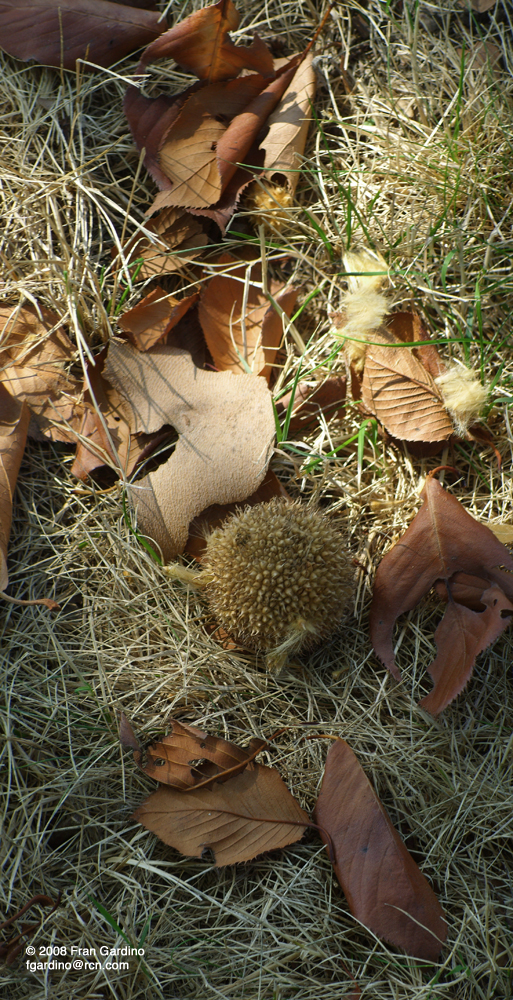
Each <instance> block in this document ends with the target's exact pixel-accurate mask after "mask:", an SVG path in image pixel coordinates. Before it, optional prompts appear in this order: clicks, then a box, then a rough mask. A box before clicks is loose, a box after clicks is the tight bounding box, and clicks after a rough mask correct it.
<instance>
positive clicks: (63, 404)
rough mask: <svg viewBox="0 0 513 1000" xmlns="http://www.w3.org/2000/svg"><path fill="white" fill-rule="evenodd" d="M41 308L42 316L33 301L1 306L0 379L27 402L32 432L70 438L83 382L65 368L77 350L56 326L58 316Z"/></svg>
mask: <svg viewBox="0 0 513 1000" xmlns="http://www.w3.org/2000/svg"><path fill="white" fill-rule="evenodd" d="M40 313H41V316H42V319H40V318H39V316H38V313H37V311H36V309H35V308H34V307H33V306H23V308H21V309H19V310H17V309H15V308H13V307H12V306H3V307H1V308H0V366H1V371H0V381H1V382H2V383H3V384H4V385H5V387H6V388H7V389H8V390H9V392H10V393H11V395H12V396H15V397H16V398H17V399H24V400H25V401H26V402H27V404H28V406H29V408H30V411H31V413H32V416H33V421H32V423H31V425H30V428H29V434H30V436H31V437H37V438H38V439H39V440H44V439H45V438H50V439H51V440H52V441H64V442H74V441H75V440H76V438H75V436H74V433H73V431H74V430H78V428H79V427H80V425H81V423H82V420H83V416H84V407H83V405H82V402H81V391H82V387H81V384H80V382H78V380H77V379H74V378H72V377H71V376H69V375H68V374H67V372H66V368H67V367H68V366H69V365H70V363H71V362H72V361H73V360H74V358H75V354H76V351H75V348H74V347H73V345H72V343H71V341H70V340H69V339H68V337H67V336H66V334H65V333H64V330H63V329H62V328H61V327H59V326H57V324H58V322H59V317H58V316H57V315H56V314H55V313H52V312H50V311H49V310H48V309H45V308H44V307H43V306H40ZM54 327H57V329H53V328H54ZM52 329H53V333H50V331H51V330H52Z"/></svg>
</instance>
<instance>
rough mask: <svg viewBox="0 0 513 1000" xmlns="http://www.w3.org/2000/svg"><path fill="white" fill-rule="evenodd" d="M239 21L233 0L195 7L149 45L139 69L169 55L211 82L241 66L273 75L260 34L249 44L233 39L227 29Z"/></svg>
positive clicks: (230, 73) (233, 28)
mask: <svg viewBox="0 0 513 1000" xmlns="http://www.w3.org/2000/svg"><path fill="white" fill-rule="evenodd" d="M239 22H240V15H239V13H238V12H237V10H236V9H235V7H234V5H233V3H232V2H231V0H219V2H218V3H215V4H212V5H211V6H209V7H204V8H203V9H202V10H198V11H195V12H194V13H193V14H191V15H190V16H189V17H187V18H185V20H184V21H180V22H179V23H178V24H175V26H174V27H173V28H170V29H169V31H166V33H165V34H164V35H162V36H161V38H160V39H158V41H157V42H155V43H153V44H151V45H149V46H148V48H147V49H146V50H145V52H144V53H143V55H142V56H141V61H140V64H139V71H140V72H144V70H145V69H146V67H147V66H148V65H149V64H150V63H151V62H153V61H154V60H155V59H162V58H163V57H167V58H172V59H174V60H175V61H176V62H177V63H178V65H179V66H181V68H182V69H183V70H185V71H186V73H194V75H195V76H197V77H198V79H200V80H206V81H207V82H208V83H214V82H216V81H218V80H230V79H231V78H232V77H235V76H238V75H239V73H240V71H241V70H242V69H251V70H254V72H255V73H261V74H262V75H263V76H264V77H265V76H273V75H274V65H273V58H272V55H271V53H270V51H269V49H268V48H267V46H266V45H265V43H264V42H263V41H262V39H261V38H259V37H258V35H255V36H254V40H253V42H252V44H251V45H249V46H245V45H235V44H234V42H232V40H231V38H230V36H229V34H228V32H229V31H234V30H235V29H236V28H237V27H238V26H239Z"/></svg>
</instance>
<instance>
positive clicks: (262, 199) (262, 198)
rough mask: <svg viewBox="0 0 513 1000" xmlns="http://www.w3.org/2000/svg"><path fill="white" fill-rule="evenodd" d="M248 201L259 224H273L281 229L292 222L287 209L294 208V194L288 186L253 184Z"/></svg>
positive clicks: (275, 227)
mask: <svg viewBox="0 0 513 1000" xmlns="http://www.w3.org/2000/svg"><path fill="white" fill-rule="evenodd" d="M246 203H247V206H248V208H249V210H250V212H251V213H252V214H253V215H254V217H255V221H256V223H257V225H259V226H262V225H264V226H272V227H273V228H274V229H278V230H279V231H281V230H282V229H285V227H286V226H287V225H289V223H290V215H289V214H288V213H287V209H290V208H292V205H293V204H294V196H293V195H292V194H291V192H290V191H289V189H288V187H283V186H282V185H280V184H269V185H267V186H265V187H264V186H262V185H261V184H256V183H255V184H252V185H251V187H250V188H249V191H248V194H247V197H246Z"/></svg>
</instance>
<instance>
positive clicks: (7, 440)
mask: <svg viewBox="0 0 513 1000" xmlns="http://www.w3.org/2000/svg"><path fill="white" fill-rule="evenodd" d="M29 419H30V414H29V410H28V406H27V404H26V403H25V402H24V401H21V400H19V399H14V398H13V396H11V395H10V394H9V393H8V392H7V389H6V388H5V386H4V385H2V383H0V591H4V590H5V588H6V587H7V585H8V583H9V576H8V573H7V545H8V542H9V535H10V532H11V518H12V498H13V493H14V488H15V486H16V480H17V478H18V472H19V468H20V464H21V460H22V458H23V452H24V450H25V442H26V440H27V429H28V425H29Z"/></svg>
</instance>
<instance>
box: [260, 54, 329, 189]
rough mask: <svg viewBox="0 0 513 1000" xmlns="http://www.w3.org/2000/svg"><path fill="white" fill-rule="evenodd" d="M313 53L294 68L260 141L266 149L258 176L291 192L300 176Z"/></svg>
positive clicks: (312, 89)
mask: <svg viewBox="0 0 513 1000" xmlns="http://www.w3.org/2000/svg"><path fill="white" fill-rule="evenodd" d="M315 81H316V77H315V71H314V68H313V56H312V55H311V53H309V54H308V55H307V57H306V58H305V59H304V61H303V62H302V63H301V65H300V66H299V67H298V69H297V70H296V72H295V74H294V77H293V78H292V80H291V82H290V83H289V85H288V87H287V89H286V91H285V93H284V95H283V97H282V99H281V101H280V103H279V105H278V107H277V108H276V109H275V111H273V112H272V114H271V115H270V116H269V118H268V120H267V126H268V130H267V132H266V135H265V138H264V139H263V140H262V141H261V143H260V148H261V149H263V150H264V152H265V158H264V169H263V171H262V173H261V174H259V176H260V177H261V178H262V180H264V179H265V180H266V181H269V182H270V183H272V184H285V185H286V186H287V187H288V189H289V191H290V193H291V194H294V192H295V190H296V187H297V183H298V181H299V177H300V168H301V158H302V155H303V153H304V150H305V144H306V137H307V135H308V129H309V127H310V120H311V117H312V104H313V100H314V97H315Z"/></svg>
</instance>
